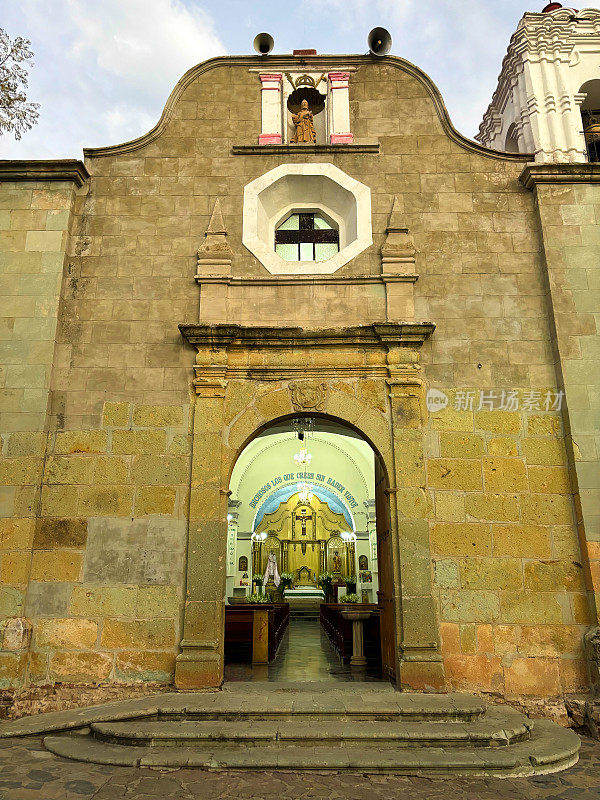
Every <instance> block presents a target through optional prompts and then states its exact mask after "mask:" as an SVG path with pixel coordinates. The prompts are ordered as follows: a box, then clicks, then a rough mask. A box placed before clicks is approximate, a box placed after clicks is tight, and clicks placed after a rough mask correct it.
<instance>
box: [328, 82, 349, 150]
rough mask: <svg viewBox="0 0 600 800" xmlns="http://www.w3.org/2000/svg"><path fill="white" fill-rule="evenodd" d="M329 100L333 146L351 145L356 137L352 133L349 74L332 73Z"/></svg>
mask: <svg viewBox="0 0 600 800" xmlns="http://www.w3.org/2000/svg"><path fill="white" fill-rule="evenodd" d="M328 78H329V98H330V102H331V112H330V117H329V121H330V124H331V131H330V134H329V140H330V142H331V144H351V143H352V142H353V141H354V136H353V135H352V134H351V133H350V94H349V91H348V80H349V78H350V73H349V72H330V73H329V75H328Z"/></svg>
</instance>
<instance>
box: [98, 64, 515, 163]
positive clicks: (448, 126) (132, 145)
mask: <svg viewBox="0 0 600 800" xmlns="http://www.w3.org/2000/svg"><path fill="white" fill-rule="evenodd" d="M265 62H266V63H265ZM261 63H262V67H261V71H262V70H264V69H265V68H266V67H267V65H268V69H269V70H273V71H280V70H281V71H284V70H286V69H287V70H290V69H294V68H296V67H297V65H298V63H299V62H298V59H295V58H294V57H293V56H290V55H270V56H268V58H267V59H265V58H264V57H261V56H218V57H216V58H211V59H209V60H208V61H204V62H202V63H201V64H197V65H196V66H195V67H192V68H191V69H190V70H188V71H187V72H186V73H185V75H183V77H182V78H181V79H180V80H179V81H178V83H177V84H176V86H175V88H174V89H173V91H172V92H171V94H170V96H169V99H168V100H167V103H166V105H165V107H164V110H163V112H162V115H161V117H160V120H159V121H158V123H157V124H156V125H155V126H154V128H152V130H151V131H149V132H148V133H146V134H144V135H143V136H140V137H139V138H138V139H133V140H132V141H130V142H124V143H123V144H117V145H112V146H110V147H95V148H84V151H83V152H84V155H85V156H86V158H99V157H102V156H114V155H122V154H125V153H132V152H135V151H136V150H139V149H140V148H141V147H145V146H146V145H148V144H150V143H151V142H153V141H155V140H156V139H157V138H158V137H159V136H160V135H161V134H162V133H163V131H164V130H165V128H166V126H167V124H168V123H169V121H170V119H171V117H172V116H173V111H174V108H175V105H176V104H177V102H178V101H179V99H180V97H181V96H182V94H183V93H184V91H185V90H186V89H187V87H188V86H189V85H190V84H191V83H192V82H193V81H194V80H196V79H197V78H198V77H199V76H200V75H202V74H204V73H206V72H209V71H210V70H212V69H215V68H217V67H222V66H223V67H246V68H248V67H251V66H256V67H259V65H260V64H261ZM375 64H378V65H385V66H388V67H392V68H393V69H398V70H400V71H401V72H404V73H406V74H408V75H410V76H412V77H413V78H415V80H417V81H418V82H419V83H421V85H422V86H424V87H425V89H426V91H427V93H428V95H429V97H430V98H431V100H432V102H433V106H434V108H435V111H436V113H437V115H438V118H439V120H440V122H441V124H442V127H443V129H444V132H445V133H446V135H447V136H448V137H449V138H450V139H452V141H454V142H455V143H456V144H458V145H459V146H460V147H462V148H463V149H464V150H468V151H469V152H472V153H476V154H477V155H481V156H483V157H484V158H491V159H495V160H498V161H516V162H519V161H527V160H528V158H530V157H529V156H528V155H525V156H524V155H522V154H519V153H503V152H500V151H497V150H491V149H490V148H487V147H484V146H483V145H481V144H478V143H477V142H475V141H473V140H472V139H468V138H467V137H466V136H463V134H461V133H459V132H458V131H457V130H456V128H455V127H454V125H453V124H452V122H451V120H450V117H449V115H448V111H447V109H446V106H445V104H444V101H443V99H442V95H441V94H440V91H439V89H438V88H437V86H436V85H435V84H434V82H433V81H432V80H431V78H430V77H429V76H428V75H427V74H426V73H425V72H423V71H422V70H421V69H419V68H418V67H416V66H415V65H414V64H411V62H410V61H406V60H405V59H403V58H399V57H398V56H382V57H376V56H370V55H327V56H323V55H321V56H302V67H303V69H305V70H306V71H307V72H311V71H317V70H319V69H320V70H332V69H335V68H342V67H343V68H344V69H352V68H359V67H363V66H367V65H375ZM272 146H274V147H276V148H278V146H277V145H272ZM321 146H322V147H330V146H328V145H321ZM266 147H268V145H265V146H263V147H261V148H259V151H260V152H261V153H263V154H265V153H266V152H267V151H266ZM343 147H349V148H350V150H349V151H348V152H351V153H354V152H357V151H356V150H354V149H353V147H354V146H353V145H335V146H331V148H330V149H328V150H327V151H326V152H328V153H332V152H333V153H336V152H337V153H339V152H344V151H343V150H342V148H343ZM274 152H276V153H280V152H281V150H279V149H276V150H275V151H274ZM294 152H296V153H298V152H299V150H298V149H297V148H296V147H295V148H294ZM302 152H304V151H302Z"/></svg>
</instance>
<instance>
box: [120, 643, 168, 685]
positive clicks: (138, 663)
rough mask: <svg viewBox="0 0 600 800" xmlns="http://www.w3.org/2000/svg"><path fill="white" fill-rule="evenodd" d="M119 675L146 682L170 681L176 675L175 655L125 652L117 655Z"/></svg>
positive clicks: (137, 651) (155, 652)
mask: <svg viewBox="0 0 600 800" xmlns="http://www.w3.org/2000/svg"><path fill="white" fill-rule="evenodd" d="M115 668H116V671H117V674H118V675H121V676H124V677H126V678H130V679H131V678H134V679H138V680H144V681H169V680H170V679H172V678H173V675H174V674H175V653H174V652H173V651H170V652H168V651H167V652H157V651H154V650H152V651H150V652H144V651H141V650H124V651H122V652H119V653H117V654H116V655H115Z"/></svg>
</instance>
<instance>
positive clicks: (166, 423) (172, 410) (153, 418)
mask: <svg viewBox="0 0 600 800" xmlns="http://www.w3.org/2000/svg"><path fill="white" fill-rule="evenodd" d="M133 424H134V425H137V426H138V427H140V428H169V427H179V426H181V425H183V408H182V407H181V406H144V405H139V406H134V409H133Z"/></svg>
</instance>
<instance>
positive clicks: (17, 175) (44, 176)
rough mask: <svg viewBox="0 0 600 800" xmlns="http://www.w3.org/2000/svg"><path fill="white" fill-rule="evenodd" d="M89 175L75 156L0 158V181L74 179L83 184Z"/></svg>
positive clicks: (79, 184) (78, 184)
mask: <svg viewBox="0 0 600 800" xmlns="http://www.w3.org/2000/svg"><path fill="white" fill-rule="evenodd" d="M89 177H90V174H89V172H88V171H87V169H86V166H85V164H84V163H83V162H82V161H79V160H78V159H75V158H64V159H57V160H52V161H46V160H39V161H38V160H30V159H27V160H19V161H13V160H10V161H9V160H3V159H2V160H0V181H74V183H76V184H77V186H83V184H84V183H85V182H86V181H87V179H88V178H89Z"/></svg>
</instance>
